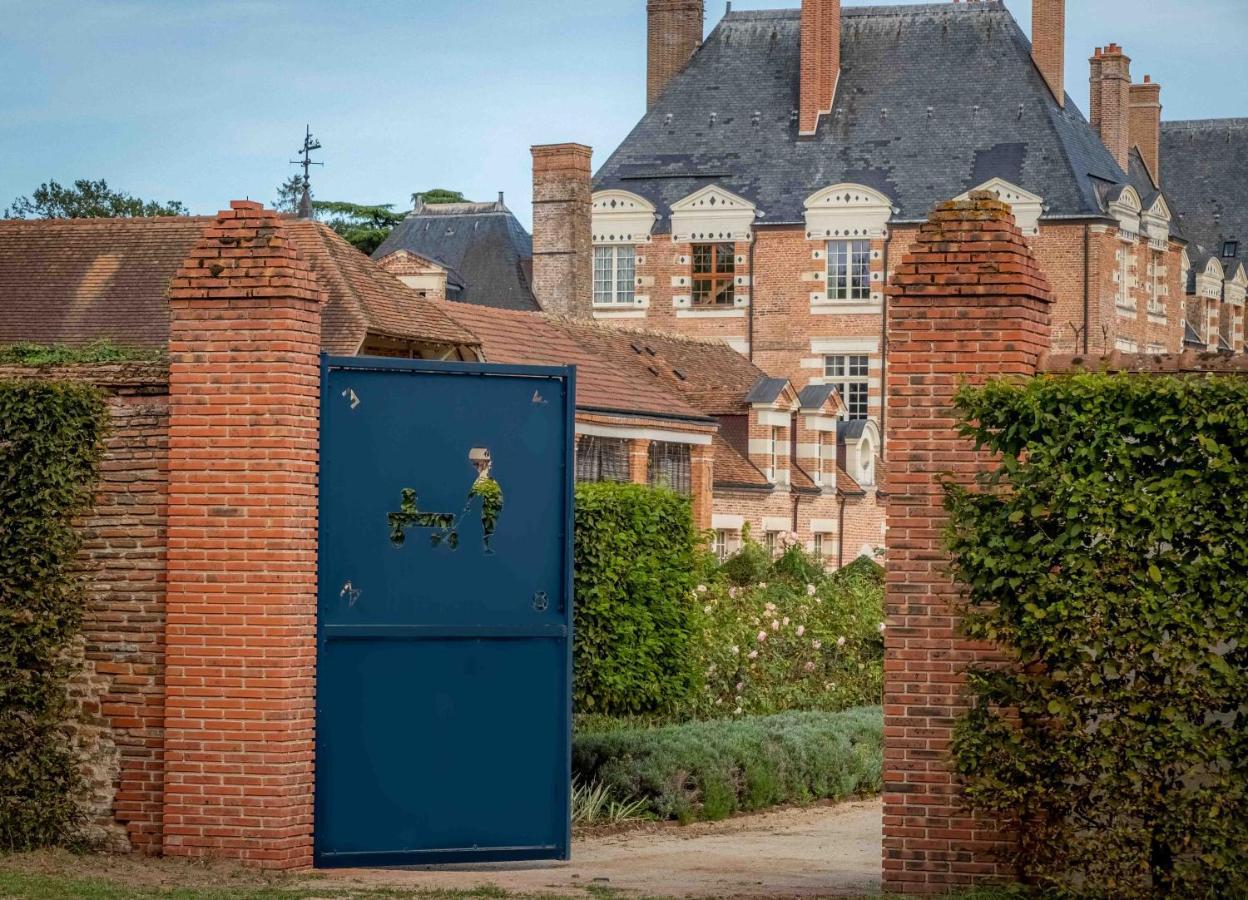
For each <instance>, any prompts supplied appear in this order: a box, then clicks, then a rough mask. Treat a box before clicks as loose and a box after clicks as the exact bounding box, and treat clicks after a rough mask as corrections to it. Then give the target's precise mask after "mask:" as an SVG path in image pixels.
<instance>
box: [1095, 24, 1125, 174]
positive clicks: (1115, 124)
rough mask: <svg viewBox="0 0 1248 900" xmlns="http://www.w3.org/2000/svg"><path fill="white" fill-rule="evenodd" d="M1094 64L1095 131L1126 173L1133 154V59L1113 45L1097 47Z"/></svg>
mask: <svg viewBox="0 0 1248 900" xmlns="http://www.w3.org/2000/svg"><path fill="white" fill-rule="evenodd" d="M1090 63H1091V65H1092V78H1091V85H1090V87H1091V90H1090V94H1091V104H1090V106H1091V111H1092V116H1091V118H1092V127H1093V128H1095V129H1096V132H1097V134H1099V135H1100V136H1101V143H1103V144H1104V145H1105V147H1106V149H1108V150H1109V152H1110V154H1111V155H1112V156H1113V157H1114V159H1115V160H1117V161H1118V165H1119V166H1120V167H1121V168H1122V170H1123V171H1124V172H1125V171H1126V170H1127V164H1128V162H1129V157H1130V154H1131V142H1130V141H1131V135H1130V124H1129V122H1130V117H1131V58H1130V57H1129V56H1127V55H1126V54H1125V53H1123V52H1122V48H1121V47H1119V46H1118V45H1117V44H1109V45H1108V46H1105V47H1097V48H1096V52H1095V53H1094V54H1093V55H1092V59H1091V60H1090Z"/></svg>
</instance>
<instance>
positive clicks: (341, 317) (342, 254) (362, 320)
mask: <svg viewBox="0 0 1248 900" xmlns="http://www.w3.org/2000/svg"><path fill="white" fill-rule="evenodd" d="M283 227H284V228H286V229H287V230H288V231H289V232H290V234H291V238H292V240H293V241H294V243H295V246H296V247H297V248H298V250H299V252H300V253H301V254H304V255H306V257H307V258H308V259H309V261H310V262H311V264H312V270H313V271H314V272H316V274H317V276H318V278H319V279H320V281H321V286H322V288H323V289H324V290H325V291H326V292H327V294H328V300H327V302H326V305H325V310H324V312H323V313H322V316H323V318H322V323H321V343H322V347H323V349H324V350H325V351H326V352H327V353H336V354H344V355H347V356H350V355H353V354H355V353H358V352H359V349H360V344H361V343H362V342H363V340H364V337H365V335H366V334H376V335H384V336H386V337H391V338H397V339H399V340H405V341H417V342H422V343H432V344H455V345H461V346H464V345H475V344H476V343H477V340H476V337H475V336H474V335H473V334H472V333H471V332H469V331H468V330H467V329H465V328H464V327H463V326H462V325H460V324H459V323H457V322H455V321H453V320H452V319H451V318H450V317H448V316H447V315H446V314H445V313H443V312H442V311H441V310H439V309H438V308H437V307H436V306H434V305H433V304H431V303H429V302H428V301H426V300H423V299H422V298H421V297H419V296H418V295H417V294H416V293H415V292H414V291H413V290H411V288H409V287H407V285H405V284H403V282H401V281H399V279H397V278H396V277H395V276H393V275H391V274H390V273H389V272H387V271H385V270H384V269H382V268H381V267H380V266H378V265H377V264H376V263H374V262H373V261H372V260H370V259H369V258H368V257H367V256H365V255H364V254H362V253H360V251H359V250H357V249H355V247H353V246H351V244H349V243H347V241H346V240H344V239H343V238H342V237H341V236H340V235H338V234H337V233H336V232H335V231H334V230H333V229H332V228H330V227H329V226H327V225H325V224H324V223H322V222H313V221H309V220H307V219H290V220H287V221H286V222H284V223H283Z"/></svg>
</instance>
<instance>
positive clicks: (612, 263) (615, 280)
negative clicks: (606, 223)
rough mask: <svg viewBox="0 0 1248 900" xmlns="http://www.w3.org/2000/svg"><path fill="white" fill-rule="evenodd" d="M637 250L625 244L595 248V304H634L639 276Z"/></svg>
mask: <svg viewBox="0 0 1248 900" xmlns="http://www.w3.org/2000/svg"><path fill="white" fill-rule="evenodd" d="M635 254H636V251H635V250H634V248H633V247H631V246H627V245H624V244H609V245H606V246H598V247H595V248H594V304H595V305H597V306H617V305H621V306H632V305H633V300H634V287H633V286H634V283H635V280H636V277H637V267H636V255H635Z"/></svg>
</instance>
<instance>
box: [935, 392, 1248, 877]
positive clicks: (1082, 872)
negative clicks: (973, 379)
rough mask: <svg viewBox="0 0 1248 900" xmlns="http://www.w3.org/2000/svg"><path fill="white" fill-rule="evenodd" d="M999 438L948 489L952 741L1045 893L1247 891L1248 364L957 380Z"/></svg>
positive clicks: (971, 407)
mask: <svg viewBox="0 0 1248 900" xmlns="http://www.w3.org/2000/svg"><path fill="white" fill-rule="evenodd" d="M958 407H959V410H960V412H961V414H962V416H963V418H964V422H963V425H962V431H963V433H964V434H965V435H967V436H969V437H970V438H973V439H974V441H975V442H976V443H977V444H978V445H979V446H980V447H983V448H987V449H989V450H991V451H993V452H994V453H996V454H999V456H1000V464H999V466H998V467H997V469H996V470H995V471H994V472H993V473H992V474H991V477H988V478H985V479H984V481H983V483H982V484H981V485H980V489H979V490H965V489H960V488H958V487H956V486H953V485H949V486H947V499H948V505H949V509H950V512H951V526H950V532H949V547H950V549H951V551H952V553H953V559H954V572H955V574H956V576H957V577H958V579H959V580H960V581H961V582H962V583H963V584H964V585H965V588H966V609H965V610H964V614H965V619H964V626H963V627H964V629H965V633H966V634H967V635H968V636H969V637H971V638H974V639H978V640H985V641H990V642H993V643H994V644H996V645H997V646H998V647H1000V648H1002V650H1003V651H1004V653H1005V657H1006V662H1005V663H1004V664H1003V665H1000V666H999V667H992V666H983V667H979V668H976V669H975V670H974V671H973V672H972V673H971V676H970V689H971V691H972V693H973V697H974V701H975V703H974V706H973V708H972V710H971V711H970V713H969V714H968V715H967V716H966V717H965V718H964V719H963V720H962V721H961V723H960V725H959V727H958V730H957V737H956V741H955V745H954V750H955V759H956V762H957V767H958V769H959V771H960V772H961V773H962V775H963V776H964V777H965V778H966V786H967V796H968V798H969V800H970V802H971V803H972V805H973V806H975V807H977V808H979V809H983V810H987V811H990V812H991V813H993V814H994V815H996V816H999V817H1002V818H1003V819H1005V820H1006V821H1007V822H1012V823H1013V825H1014V826H1015V827H1016V828H1017V831H1018V834H1019V835H1020V838H1021V840H1020V841H1019V843H1018V845H1017V853H1016V862H1017V863H1018V864H1019V866H1020V868H1021V870H1022V872H1023V873H1024V874H1025V875H1026V876H1027V878H1028V879H1029V880H1030V881H1032V882H1033V883H1035V884H1037V885H1039V886H1040V887H1041V888H1043V889H1044V890H1045V891H1047V892H1049V893H1051V894H1054V895H1067V896H1071V895H1087V896H1105V897H1135V896H1152V897H1231V896H1244V894H1243V893H1242V892H1243V889H1244V885H1246V884H1248V708H1246V706H1245V704H1246V702H1248V616H1246V615H1245V613H1246V612H1248V610H1246V609H1245V607H1246V606H1248V514H1246V513H1245V510H1246V509H1248V378H1231V377H1201V378H1194V377H1161V376H1109V375H1101V374H1084V375H1076V376H1063V377H1046V378H1038V379H1034V380H1032V381H1030V382H1028V383H1026V384H1023V385H1020V384H1012V383H1006V382H994V383H990V384H988V385H987V386H985V387H982V388H979V389H974V390H965V391H963V392H962V393H961V394H960V396H959V398H958Z"/></svg>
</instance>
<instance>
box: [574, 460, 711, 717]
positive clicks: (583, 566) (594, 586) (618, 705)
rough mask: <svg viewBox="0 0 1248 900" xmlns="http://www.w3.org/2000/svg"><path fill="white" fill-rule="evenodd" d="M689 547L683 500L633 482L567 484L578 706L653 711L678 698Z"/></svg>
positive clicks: (686, 634) (686, 665)
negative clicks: (571, 504)
mask: <svg viewBox="0 0 1248 900" xmlns="http://www.w3.org/2000/svg"><path fill="white" fill-rule="evenodd" d="M694 545H695V533H694V530H693V519H692V513H691V510H690V505H689V500H688V499H687V498H684V497H681V496H679V495H677V494H674V493H672V492H671V491H666V490H659V489H654V488H648V487H645V486H643V485H633V484H582V485H578V486H577V489H576V558H575V577H576V604H575V610H576V618H575V639H574V641H573V644H572V647H573V656H574V671H575V679H574V689H573V690H574V702H575V706H576V709H577V711H578V712H585V713H609V714H635V713H649V712H661V711H665V710H668V709H670V708H672V707H673V706H674V705H675V704H677V703H678V702H680V701H681V700H682V699H684V698H685V697H686V696H687V695H688V693H689V691H690V689H691V687H692V685H693V683H694V670H693V661H692V658H691V655H690V653H689V652H688V650H689V647H690V644H691V641H692V637H693V628H694V624H693V620H692V614H693V610H694V608H695V607H694V601H693V600H692V592H693V555H694Z"/></svg>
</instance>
